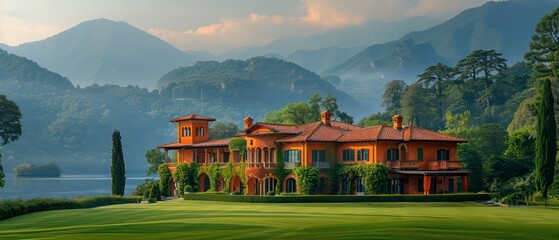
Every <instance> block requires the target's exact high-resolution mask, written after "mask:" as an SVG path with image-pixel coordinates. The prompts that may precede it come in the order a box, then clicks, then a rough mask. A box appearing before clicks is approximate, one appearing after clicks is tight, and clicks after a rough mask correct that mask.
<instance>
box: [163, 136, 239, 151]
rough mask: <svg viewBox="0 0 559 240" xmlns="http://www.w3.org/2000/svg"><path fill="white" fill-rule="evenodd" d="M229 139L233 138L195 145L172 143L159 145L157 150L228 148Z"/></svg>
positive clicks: (207, 141) (211, 140)
mask: <svg viewBox="0 0 559 240" xmlns="http://www.w3.org/2000/svg"><path fill="white" fill-rule="evenodd" d="M231 139H233V138H222V139H210V140H206V141H203V142H198V143H195V144H187V143H179V142H174V143H168V144H162V145H159V146H157V148H169V149H175V148H202V147H226V146H229V142H230V141H231Z"/></svg>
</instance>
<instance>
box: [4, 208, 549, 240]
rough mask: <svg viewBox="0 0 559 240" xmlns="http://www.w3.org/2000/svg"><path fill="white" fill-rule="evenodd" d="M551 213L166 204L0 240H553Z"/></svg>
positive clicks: (33, 221) (21, 221)
mask: <svg viewBox="0 0 559 240" xmlns="http://www.w3.org/2000/svg"><path fill="white" fill-rule="evenodd" d="M558 236H559V209H558V208H548V209H544V208H542V207H530V208H526V207H511V208H501V207H486V206H484V205H481V204H479V203H348V204H345V203H320V204H317V203H306V204H257V203H222V202H204V201H185V200H181V199H179V200H173V201H167V202H160V203H157V204H125V205H113V206H107V207H100V208H92V209H78V210H57V211H49V212H39V213H33V214H29V215H24V216H19V217H15V218H11V219H7V220H3V221H0V238H2V239H29V238H43V239H186V238H188V239H192V238H195V239H268V238H284V239H285V238H289V239H317V240H321V239H339V238H344V239H348V238H350V239H476V240H477V239H557V238H558Z"/></svg>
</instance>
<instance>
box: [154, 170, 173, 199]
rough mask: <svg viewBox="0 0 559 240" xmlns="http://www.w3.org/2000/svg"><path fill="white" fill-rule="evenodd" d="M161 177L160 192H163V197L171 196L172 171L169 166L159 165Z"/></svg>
mask: <svg viewBox="0 0 559 240" xmlns="http://www.w3.org/2000/svg"><path fill="white" fill-rule="evenodd" d="M157 173H158V175H159V190H160V191H161V196H164V197H167V196H170V195H171V171H169V168H167V164H165V163H163V164H161V165H159V169H158V171H157Z"/></svg>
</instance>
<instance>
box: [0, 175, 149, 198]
mask: <svg viewBox="0 0 559 240" xmlns="http://www.w3.org/2000/svg"><path fill="white" fill-rule="evenodd" d="M149 178H151V177H149ZM144 179H146V177H141V176H136V177H134V176H132V177H128V176H127V177H126V185H125V189H124V195H130V193H132V191H134V189H135V188H136V185H138V184H140V183H142V182H143V181H144ZM5 181H6V184H5V186H4V188H0V200H3V199H15V198H23V199H27V198H37V197H50V198H61V197H64V198H73V197H84V196H95V195H111V176H110V175H69V174H67V175H65V174H62V175H61V176H60V177H52V178H51V177H32V178H21V177H20V178H18V177H16V175H15V174H6V178H5Z"/></svg>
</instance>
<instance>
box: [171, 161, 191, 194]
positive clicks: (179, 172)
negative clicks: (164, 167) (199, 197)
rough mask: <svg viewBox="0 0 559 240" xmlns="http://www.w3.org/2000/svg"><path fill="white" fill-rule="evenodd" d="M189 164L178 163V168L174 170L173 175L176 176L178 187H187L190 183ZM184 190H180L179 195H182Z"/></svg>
mask: <svg viewBox="0 0 559 240" xmlns="http://www.w3.org/2000/svg"><path fill="white" fill-rule="evenodd" d="M189 172H190V171H189V166H188V164H185V163H181V164H179V165H177V168H176V170H175V171H174V172H173V177H174V178H175V182H176V183H177V186H178V189H183V190H184V189H185V187H186V185H188V174H189ZM182 194H183V192H182V191H179V196H181V197H182Z"/></svg>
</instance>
